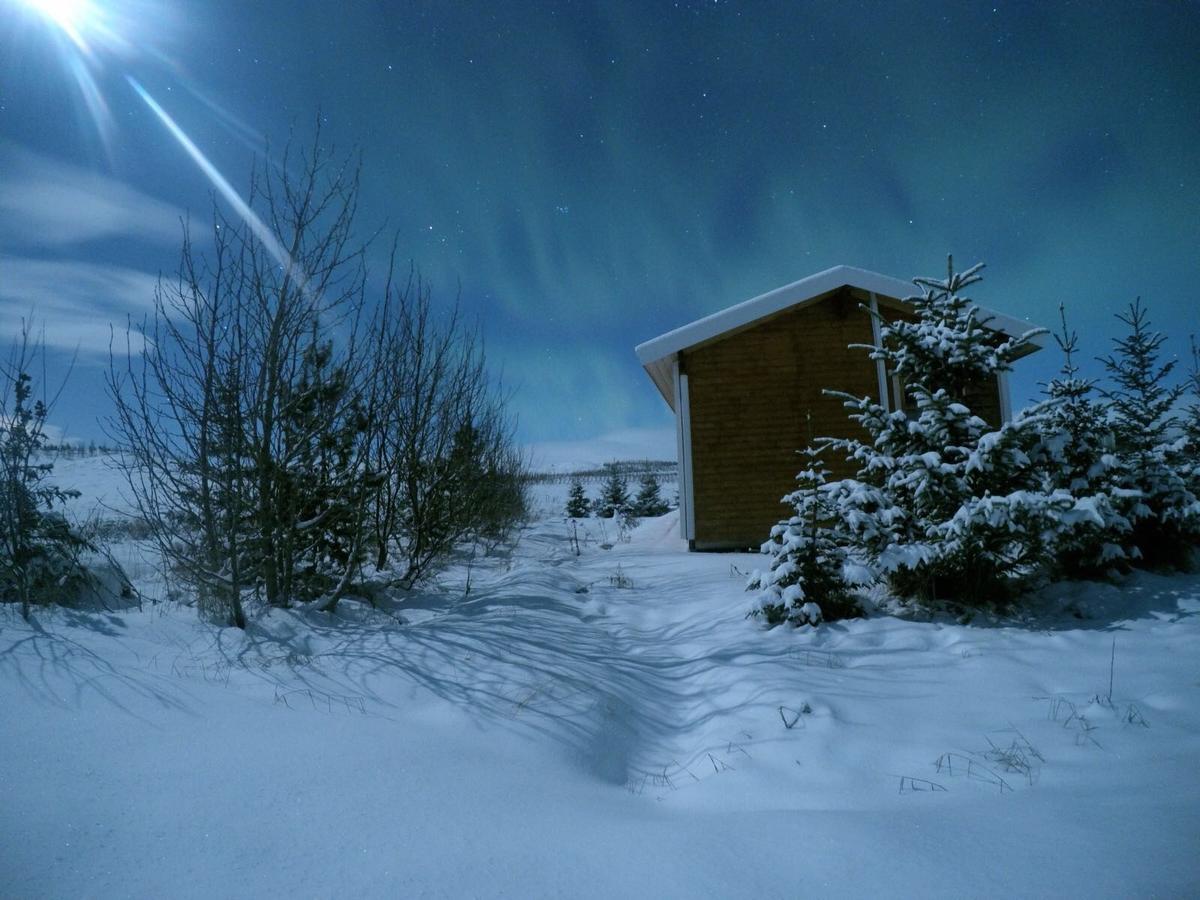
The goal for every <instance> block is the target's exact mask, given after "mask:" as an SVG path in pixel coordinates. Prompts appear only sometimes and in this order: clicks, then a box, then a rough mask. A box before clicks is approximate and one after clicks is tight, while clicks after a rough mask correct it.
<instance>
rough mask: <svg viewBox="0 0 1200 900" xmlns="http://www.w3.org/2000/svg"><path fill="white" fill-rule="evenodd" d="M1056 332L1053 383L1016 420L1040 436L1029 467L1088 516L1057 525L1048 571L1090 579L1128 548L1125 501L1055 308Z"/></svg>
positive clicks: (1062, 316)
mask: <svg viewBox="0 0 1200 900" xmlns="http://www.w3.org/2000/svg"><path fill="white" fill-rule="evenodd" d="M1058 313H1059V320H1060V323H1061V331H1059V332H1057V333H1056V334H1055V335H1054V340H1055V343H1057V344H1058V347H1059V350H1060V351H1061V352H1062V355H1063V364H1062V368H1061V369H1060V370H1059V374H1058V376H1057V377H1055V378H1053V379H1051V380H1050V381H1049V382H1048V383H1047V384H1046V385H1045V388H1044V394H1045V396H1046V399H1045V400H1044V401H1043V402H1042V403H1040V404H1038V405H1036V406H1034V407H1033V408H1032V409H1031V410H1029V411H1027V412H1025V413H1023V414H1022V419H1023V420H1025V421H1031V420H1032V421H1033V422H1034V424H1035V426H1036V427H1037V428H1038V430H1039V431H1040V433H1041V440H1040V442H1039V446H1038V448H1037V455H1036V457H1035V458H1036V461H1037V463H1038V464H1039V465H1040V466H1041V467H1042V469H1043V472H1044V477H1045V480H1046V483H1047V487H1048V489H1050V490H1060V491H1066V492H1069V493H1070V494H1071V495H1072V496H1073V497H1075V498H1076V499H1077V500H1078V501H1079V504H1078V505H1079V506H1080V507H1081V508H1084V507H1085V506H1086V505H1087V504H1090V506H1091V509H1092V510H1093V511H1094V515H1091V516H1087V515H1082V516H1074V517H1072V518H1070V519H1069V520H1068V521H1064V522H1063V523H1062V528H1061V532H1060V533H1059V535H1058V537H1057V540H1056V552H1055V567H1056V569H1057V570H1059V571H1060V572H1062V573H1063V574H1065V575H1068V576H1085V577H1086V576H1095V575H1098V574H1101V573H1103V572H1104V571H1106V570H1107V569H1109V568H1111V567H1112V566H1113V565H1120V564H1122V563H1123V562H1124V561H1125V560H1127V559H1128V558H1129V556H1130V554H1131V553H1136V550H1134V548H1133V547H1132V545H1131V544H1130V539H1129V532H1130V529H1131V525H1130V521H1129V518H1128V512H1129V507H1130V502H1129V500H1128V498H1126V497H1124V496H1122V495H1121V493H1120V492H1119V491H1117V490H1115V489H1116V488H1117V486H1118V482H1117V468H1118V462H1117V458H1116V456H1115V455H1114V454H1115V452H1116V436H1115V434H1114V432H1113V428H1112V425H1111V423H1110V422H1109V421H1108V415H1107V410H1106V409H1105V408H1104V407H1103V406H1102V405H1101V404H1100V403H1098V402H1097V401H1096V399H1095V394H1096V390H1095V381H1094V380H1091V379H1085V378H1083V377H1081V376H1080V373H1079V366H1078V365H1077V364H1076V362H1075V354H1076V352H1077V350H1078V345H1079V339H1078V335H1077V334H1076V333H1075V332H1074V331H1072V330H1071V329H1070V328H1069V327H1068V326H1067V316H1066V310H1065V308H1064V307H1063V306H1062V305H1061V304H1060V305H1059V308H1058Z"/></svg>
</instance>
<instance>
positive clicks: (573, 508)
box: [567, 475, 591, 519]
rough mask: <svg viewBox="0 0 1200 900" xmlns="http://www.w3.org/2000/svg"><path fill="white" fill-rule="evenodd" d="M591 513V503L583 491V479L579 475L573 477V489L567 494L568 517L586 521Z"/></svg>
mask: <svg viewBox="0 0 1200 900" xmlns="http://www.w3.org/2000/svg"><path fill="white" fill-rule="evenodd" d="M590 512H591V503H590V502H589V501H588V498H587V494H586V493H585V492H584V489H583V479H582V478H580V477H579V476H578V475H573V476H571V489H570V491H569V492H568V494H567V516H568V517H569V518H572V519H586V518H587V516H588V514H589V513H590Z"/></svg>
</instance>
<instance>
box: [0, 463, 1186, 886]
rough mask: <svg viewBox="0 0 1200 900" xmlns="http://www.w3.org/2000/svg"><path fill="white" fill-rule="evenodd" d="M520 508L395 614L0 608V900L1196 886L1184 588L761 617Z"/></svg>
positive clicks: (1085, 589)
mask: <svg viewBox="0 0 1200 900" xmlns="http://www.w3.org/2000/svg"><path fill="white" fill-rule="evenodd" d="M58 475H59V477H60V478H62V480H63V481H64V482H68V483H71V482H73V483H74V484H75V485H76V486H79V487H82V488H84V489H87V490H89V492H90V499H88V500H85V501H83V502H82V503H81V504H80V508H81V510H82V509H84V507H85V506H86V504H87V503H88V502H92V503H94V502H95V498H96V497H97V496H103V497H104V498H105V500H106V502H108V503H110V504H111V505H116V504H117V503H118V502H119V501H118V499H117V492H116V491H115V489H114V487H113V483H114V482H113V476H112V474H111V473H108V472H107V471H105V470H103V469H102V464H101V463H100V462H99V461H97V460H80V461H70V462H64V464H63V465H62V466H60V468H59V472H58ZM538 490H539V495H538V500H539V503H538V505H539V508H540V510H541V513H540V515H539V516H538V521H536V522H535V523H534V524H533V525H531V526H530V527H529V528H528V529H527V530H526V531H525V533H524V534H523V535H522V537H521V540H520V542H519V544H518V545H517V546H516V548H515V550H514V551H512V552H511V553H507V554H501V555H497V556H495V557H493V558H488V559H484V560H477V561H476V562H475V563H474V564H473V565H472V566H471V567H470V569H469V571H468V568H467V567H466V566H465V565H460V566H457V567H456V568H454V569H452V570H451V571H448V572H447V573H445V575H444V576H443V577H441V578H440V579H439V581H438V582H437V583H436V584H435V585H431V586H430V588H429V589H427V590H425V591H422V592H420V593H417V594H414V595H413V596H411V597H409V598H408V599H407V600H406V602H404V603H402V604H400V605H398V606H397V607H395V608H394V609H391V610H365V609H363V608H361V607H356V606H354V605H350V604H343V605H342V607H340V608H339V611H338V613H337V614H336V615H335V616H332V617H330V616H324V615H320V614H305V613H303V612H296V611H293V612H274V613H272V614H270V615H269V616H265V617H262V618H259V619H257V620H256V621H255V622H254V623H253V625H252V627H251V628H250V629H249V630H248V631H247V632H246V633H244V634H243V633H241V632H238V631H236V630H233V629H220V628H214V627H212V626H210V625H206V624H203V623H202V622H200V621H198V619H197V617H196V614H195V612H194V610H192V609H190V608H187V607H184V606H181V605H177V604H176V603H174V602H171V601H169V600H166V599H162V598H164V596H165V594H164V591H163V589H162V585H161V584H159V583H157V582H156V581H155V575H154V566H153V565H152V564H151V562H150V561H148V560H147V559H146V558H145V557H141V556H137V555H136V548H134V547H133V546H132V545H125V546H123V547H121V548H119V549H120V552H121V553H122V554H123V555H124V558H126V559H127V560H129V561H130V564H131V568H132V569H133V571H134V575H135V577H136V578H137V580H138V582H139V584H140V586H141V587H142V588H143V589H144V590H145V592H146V593H147V595H148V596H149V597H155V598H159V599H160V602H157V603H152V602H147V603H145V604H144V606H143V608H142V609H141V610H137V609H131V610H121V611H116V612H109V613H79V612H71V611H67V610H55V611H41V612H39V613H38V614H37V615H36V619H35V621H34V622H32V623H30V624H25V623H24V622H22V620H21V619H20V618H19V616H17V615H16V613H15V610H13V609H11V608H4V609H2V610H0V759H3V763H2V764H0V897H5V898H10V897H11V898H39V897H55V898H58V897H69V898H76V897H102V898H108V897H146V898H151V897H153V898H160V897H196V898H210V897H293V896H295V897H515V898H524V897H545V896H553V897H654V898H666V897H803V896H813V897H841V896H846V897H865V896H870V897H878V896H921V897H956V898H961V897H992V896H995V897H999V896H1006V897H1007V896H1042V897H1047V896H1070V897H1152V896H1157V897H1184V896H1197V895H1200V577H1195V576H1186V577H1184V576H1181V577H1173V578H1167V577H1159V576H1153V575H1139V576H1136V577H1134V578H1131V579H1130V580H1128V581H1127V582H1125V583H1124V584H1122V585H1120V586H1111V585H1083V586H1071V587H1067V588H1059V589H1057V590H1056V591H1054V592H1053V593H1052V594H1049V595H1047V596H1045V597H1043V598H1041V600H1040V603H1041V604H1042V605H1043V606H1044V607H1045V609H1046V610H1047V611H1046V612H1044V613H1043V614H1042V615H1041V616H1040V617H1039V618H1037V619H1036V620H1035V621H1033V622H1032V623H1018V622H1011V621H982V620H976V621H975V622H973V623H970V624H959V623H956V622H954V621H953V620H950V619H946V620H935V621H911V620H901V619H897V618H894V617H889V616H886V615H882V614H879V615H876V616H873V617H872V618H869V619H865V620H860V621H854V622H848V623H842V624H836V625H829V626H823V627H821V628H820V629H817V630H813V629H811V628H804V629H800V630H792V629H777V630H775V631H771V632H765V631H763V630H762V629H761V628H760V627H759V626H757V625H755V624H754V623H753V622H750V621H746V620H745V618H744V613H745V610H746V608H747V606H748V601H749V599H750V598H749V596H748V595H747V594H746V593H745V592H744V591H743V590H742V586H743V584H744V582H745V573H747V572H749V570H750V569H752V568H754V567H755V566H757V565H759V564H760V560H759V559H758V558H757V557H755V556H752V555H747V554H688V553H687V552H686V550H685V548H684V546H683V545H682V544H681V542H680V541H679V540H678V530H677V523H676V520H675V515H674V514H670V515H668V516H665V517H663V518H661V519H654V520H649V521H646V522H644V523H643V524H642V525H641V526H640V527H639V528H638V529H637V530H636V531H634V532H633V533H632V534H631V535H629V536H628V540H621V539H620V536H619V535H618V534H617V533H616V531H615V530H614V529H613V527H612V523H604V527H605V530H604V531H603V532H602V531H601V527H602V526H601V523H599V522H597V521H591V522H589V523H587V525H586V526H585V528H584V529H583V531H582V532H581V537H582V541H581V548H580V549H581V553H580V555H579V556H576V555H575V553H574V551H573V549H572V546H571V544H570V541H569V536H570V528H569V526H568V525H567V524H565V523H564V522H563V521H562V519H561V517H560V516H559V515H558V510H559V509H560V508H561V501H562V495H565V492H566V486H565V485H557V486H552V487H550V486H547V487H541V488H539V489H538ZM468 579H469V585H470V589H469V591H468V590H467V585H468ZM1114 639H1115V652H1114Z"/></svg>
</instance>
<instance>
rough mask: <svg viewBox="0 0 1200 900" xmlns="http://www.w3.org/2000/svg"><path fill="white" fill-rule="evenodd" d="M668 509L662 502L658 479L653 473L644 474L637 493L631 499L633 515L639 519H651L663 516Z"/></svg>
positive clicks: (664, 502) (665, 503)
mask: <svg viewBox="0 0 1200 900" xmlns="http://www.w3.org/2000/svg"><path fill="white" fill-rule="evenodd" d="M669 509H670V507H669V506H668V505H667V502H666V501H665V500H663V498H662V493H661V488H660V487H659V484H658V478H657V477H656V476H655V474H654V473H653V472H646V473H645V474H643V475H642V477H641V480H640V481H639V482H638V493H637V496H636V497H635V498H634V499H633V509H632V512H633V515H635V516H637V517H639V518H647V519H652V518H655V517H657V516H661V515H664V514H665V513H666V512H667V510H669Z"/></svg>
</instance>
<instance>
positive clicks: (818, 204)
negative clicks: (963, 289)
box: [0, 0, 1200, 452]
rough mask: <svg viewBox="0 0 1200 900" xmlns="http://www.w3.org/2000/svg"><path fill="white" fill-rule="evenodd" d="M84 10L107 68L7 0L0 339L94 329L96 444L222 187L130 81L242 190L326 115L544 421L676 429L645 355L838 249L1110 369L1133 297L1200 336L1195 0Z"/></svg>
mask: <svg viewBox="0 0 1200 900" xmlns="http://www.w3.org/2000/svg"><path fill="white" fill-rule="evenodd" d="M79 2H80V0H75V3H76V4H79ZM90 5H91V7H92V9H91V10H90V12H89V11H86V10H85V13H88V14H87V15H85V17H84V19H83V20H82V21H81V22H80V24H79V26H78V36H79V37H80V38H81V39H82V41H83V42H84V43H85V44H86V45H87V46H88V48H89V56H88V59H87V61H85V62H82V63H81V62H80V59H81V53H80V51H79V50H78V49H77V47H76V46H75V45H74V44H73V43H72V40H71V38H70V37H69V36H68V35H67V34H66V33H65V32H64V31H63V30H62V29H61V28H60V27H58V26H57V25H55V24H54V23H53V22H51V21H49V20H48V19H47V18H46V17H45V16H43V15H40V14H39V13H38V12H37V11H36V10H35V9H33V8H32V7H31V5H30V3H29V2H22V0H0V328H2V329H3V331H4V333H5V336H8V335H11V334H12V333H14V331H15V329H16V323H17V322H18V320H19V318H20V317H21V316H22V315H27V314H28V313H29V312H30V311H32V312H33V314H34V316H35V318H36V319H37V321H38V322H39V324H44V325H45V329H46V331H45V336H46V340H47V342H48V343H49V344H50V345H51V346H52V348H53V352H52V353H51V363H52V370H53V369H54V367H55V366H58V365H59V364H61V362H62V361H63V360H64V359H65V358H66V356H67V355H69V353H68V351H69V350H71V349H74V348H76V347H78V350H79V360H78V362H77V364H76V369H75V373H74V375H73V376H72V380H71V382H70V385H69V388H68V392H67V394H66V395H65V396H64V398H63V399H62V400H61V402H60V405H59V407H58V409H57V410H56V416H55V418H56V421H57V423H58V424H59V425H60V426H62V427H65V428H66V429H67V430H68V432H69V433H71V434H74V435H76V436H80V437H84V438H88V437H99V436H100V430H99V428H98V426H97V424H96V422H95V419H96V416H97V415H98V414H99V415H103V414H104V412H105V409H106V402H105V400H104V394H103V386H102V378H101V373H102V372H103V369H104V367H105V365H106V359H107V352H108V341H109V323H110V322H115V323H117V324H118V328H123V323H124V321H125V319H126V316H128V315H132V316H134V317H135V318H136V317H140V316H141V315H143V314H144V313H145V311H146V309H147V308H148V305H149V303H150V299H151V290H152V286H153V283H154V279H155V277H156V275H157V274H158V273H159V272H160V271H161V272H167V273H169V272H171V271H172V270H173V268H174V266H175V264H176V258H177V254H178V246H179V233H180V228H179V218H180V216H182V215H185V214H190V215H191V216H192V219H193V221H194V222H196V223H199V224H203V223H204V222H205V221H206V219H207V216H208V205H209V199H208V198H209V195H210V192H211V189H212V188H211V185H210V184H209V182H208V180H207V179H206V177H205V176H204V175H203V174H202V172H201V171H200V169H199V168H197V166H196V165H195V164H194V163H193V162H192V160H191V159H190V158H189V157H188V156H187V155H186V154H185V153H184V151H183V150H182V149H181V147H180V145H179V144H178V143H177V142H176V140H175V139H174V138H173V137H172V136H171V135H170V134H169V133H168V131H167V130H166V129H165V128H164V127H163V125H162V123H161V122H160V121H159V120H158V119H156V118H155V117H154V115H153V114H152V113H151V111H150V110H149V108H148V107H147V106H146V104H144V103H143V101H142V100H141V99H139V97H138V95H137V94H136V93H135V92H134V91H133V89H132V88H131V86H130V84H129V83H128V81H127V80H126V76H127V75H132V76H133V77H135V78H136V79H137V80H138V81H139V82H140V83H141V84H142V85H144V87H145V89H146V91H147V92H148V93H149V94H150V95H151V96H153V97H154V98H155V99H156V100H157V101H158V102H159V103H160V104H161V105H162V107H163V108H164V109H165V110H166V111H167V112H168V113H169V114H170V115H172V116H173V117H175V119H176V120H177V121H178V123H179V125H180V127H181V128H182V129H183V130H184V131H185V132H186V133H187V134H188V135H189V136H190V137H191V139H192V140H194V141H195V143H196V145H197V146H198V147H199V148H200V150H201V151H202V152H203V153H205V154H206V155H207V156H208V157H209V158H210V159H211V161H212V162H213V164H214V165H215V166H216V167H217V168H218V169H219V170H220V171H221V172H223V173H224V174H225V176H226V177H228V178H229V180H230V181H231V182H233V183H234V184H235V185H236V186H238V187H242V186H244V185H245V184H246V180H247V175H248V171H249V165H250V160H251V158H252V155H253V154H254V153H255V152H256V151H261V149H262V146H263V141H264V140H265V139H266V138H270V140H271V141H272V144H273V145H274V146H276V147H278V146H281V145H282V143H283V142H284V141H286V139H287V134H288V131H289V128H293V127H294V128H295V129H296V131H297V133H298V134H300V135H301V136H307V135H308V134H310V133H311V125H312V123H313V121H314V120H315V119H316V117H317V116H318V115H320V116H321V118H322V123H323V134H324V135H325V137H326V138H328V139H329V140H331V141H332V142H334V143H336V145H337V146H338V147H340V148H343V149H345V150H346V151H350V150H353V149H355V148H359V149H361V151H362V153H363V158H364V168H363V202H362V204H361V207H360V212H359V224H360V226H361V230H362V234H363V236H364V237H365V236H367V235H368V234H369V233H371V232H372V231H374V230H375V229H377V228H379V227H380V226H386V227H388V228H390V229H396V230H398V231H399V234H400V249H401V253H402V255H403V256H404V257H405V258H406V259H407V258H411V260H412V261H413V262H414V263H415V264H416V265H417V266H418V267H419V268H420V269H421V271H422V272H423V273H424V274H425V275H426V276H427V277H428V278H429V279H430V280H431V282H432V284H433V287H434V292H435V298H437V300H438V301H439V302H440V303H442V304H445V305H447V306H449V305H450V304H452V303H453V300H454V297H455V295H456V293H458V292H459V291H461V298H462V303H463V305H464V306H465V307H466V309H467V310H468V311H469V312H470V313H471V314H472V315H476V316H478V317H479V320H480V322H481V324H482V328H483V332H484V334H485V337H486V340H487V345H488V350H489V357H490V359H491V360H492V361H493V362H494V363H495V364H496V366H497V368H500V367H502V368H503V372H504V378H505V381H506V383H507V384H509V385H510V386H512V387H515V388H516V389H517V394H516V396H515V400H514V406H515V409H516V411H517V413H518V414H519V417H520V436H521V439H522V440H524V441H547V440H556V439H562V440H568V439H569V440H575V439H585V438H591V437H594V436H598V435H604V434H608V433H612V432H616V431H621V430H627V429H659V430H661V429H665V428H668V427H669V426H670V423H671V419H670V415H669V411H668V409H667V407H666V405H665V404H664V403H663V402H662V399H661V398H660V397H659V396H658V394H657V392H656V391H655V389H654V387H653V386H652V384H651V383H650V381H649V379H648V378H647V377H646V376H645V375H644V373H643V372H642V371H641V369H640V367H639V365H638V362H637V360H636V358H635V357H634V355H633V346H634V345H635V344H636V343H639V342H641V341H643V340H646V339H648V338H651V337H654V336H656V335H658V334H660V333H662V332H664V331H667V330H669V329H671V328H674V327H676V326H679V325H682V324H685V323H687V322H690V321H692V320H694V319H696V318H699V317H700V316H703V315H706V314H708V313H711V312H714V311H716V310H719V309H722V308H724V307H726V306H729V305H731V304H733V303H735V302H738V301H741V300H744V299H746V298H748V297H751V296H754V295H756V294H759V293H762V292H763V291H766V290H770V289H772V288H775V287H778V286H780V285H782V284H786V283H788V282H790V281H794V280H796V279H798V278H802V277H804V276H806V275H809V274H811V273H813V272H816V271H819V270H821V269H825V268H828V267H829V266H832V265H837V264H847V265H854V266H859V267H862V268H867V269H873V270H876V271H879V272H883V273H886V274H889V275H894V276H897V277H901V278H905V279H907V278H910V277H912V276H914V275H928V274H938V273H939V272H942V271H944V265H945V255H946V253H947V252H953V253H954V255H955V258H956V260H957V261H959V262H960V263H961V264H962V265H964V266H965V265H969V264H971V263H973V262H976V261H978V260H984V261H986V262H987V264H988V268H987V270H986V272H985V275H986V279H985V281H984V283H983V284H982V285H980V286H979V287H978V289H977V290H976V291H975V293H974V297H975V299H976V300H978V301H979V302H980V303H983V304H984V305H987V306H991V307H993V308H995V309H998V310H1000V311H1003V312H1005V313H1008V314H1010V315H1013V316H1016V317H1018V318H1023V319H1029V320H1031V321H1033V322H1036V323H1038V324H1045V325H1051V326H1053V325H1054V324H1055V323H1056V319H1057V306H1058V303H1059V302H1060V301H1064V302H1066V304H1067V308H1068V313H1069V315H1070V316H1071V317H1072V319H1073V322H1074V324H1075V325H1076V327H1077V328H1078V330H1079V332H1080V335H1081V338H1082V340H1083V342H1084V345H1085V348H1086V349H1087V350H1088V351H1089V352H1088V353H1087V354H1086V355H1087V356H1088V357H1091V356H1092V355H1094V354H1098V353H1102V352H1107V350H1108V345H1107V342H1108V340H1109V338H1111V337H1112V336H1113V335H1115V334H1116V333H1117V330H1116V324H1117V323H1116V322H1115V320H1114V319H1113V314H1114V313H1115V312H1118V311H1120V310H1121V309H1122V308H1123V307H1124V306H1125V305H1127V304H1128V303H1129V302H1130V301H1131V300H1133V298H1134V297H1135V296H1137V295H1139V294H1140V295H1141V296H1142V297H1143V298H1144V300H1145V301H1146V302H1147V303H1148V304H1149V306H1150V310H1151V315H1152V318H1153V320H1154V323H1155V325H1156V326H1157V327H1159V328H1161V329H1162V330H1164V331H1166V332H1168V333H1169V334H1170V335H1171V339H1172V343H1171V345H1170V346H1171V349H1172V350H1173V351H1174V352H1176V353H1178V354H1179V355H1180V356H1181V357H1184V356H1186V348H1187V335H1188V334H1189V333H1191V332H1200V312H1198V309H1200V296H1198V294H1197V289H1196V286H1197V284H1198V283H1200V5H1198V4H1196V3H1191V2H1187V3H1185V2H1172V3H1124V2H1122V3H1097V2H1093V0H1089V2H1086V3H1078V4H1076V3H1050V2H1036V3H1028V4H1025V3H1022V4H1009V3H986V4H971V3H959V2H954V3H946V4H938V3H935V2H929V0H925V2H919V3H865V4H858V3H849V2H839V3H825V4H804V3H766V2H763V3H734V2H715V3H714V2H705V3H691V2H680V3H669V2H662V3H660V2H653V0H642V2H605V3H594V4H593V3H552V2H542V3H522V2H504V3H479V4H468V3H448V2H438V3H405V2H361V0H344V2H337V3H334V2H302V0H289V2H286V3H285V2H275V0H254V2H246V0H223V2H199V0H195V2H188V3H186V4H185V3H182V2H170V0H168V2H161V3H153V2H145V0H94V2H93V3H91V4H90ZM89 16H90V18H89ZM81 65H82V66H83V67H84V68H85V69H86V71H87V72H88V73H90V76H91V77H92V79H94V84H95V88H96V97H97V98H99V99H98V100H96V99H93V103H92V105H91V106H89V104H88V102H87V101H86V99H85V92H83V91H81V89H80V80H79V79H78V78H77V77H76V76H75V75H73V74H72V73H73V68H72V67H73V66H74V67H78V66H81ZM98 104H102V105H105V106H107V109H108V114H109V120H108V121H107V123H106V122H105V117H104V116H103V115H100V116H97V115H96V114H95V110H96V108H97V106H98ZM384 243H385V242H381V244H380V247H381V249H382V247H383V245H384ZM376 256H379V254H376ZM374 264H375V266H376V268H377V269H378V268H379V267H381V266H382V259H381V258H376V259H374ZM1058 365H1059V358H1058V356H1057V353H1055V352H1044V353H1042V354H1039V355H1038V357H1035V358H1034V359H1031V360H1027V361H1025V363H1024V364H1022V366H1021V368H1020V371H1019V373H1018V377H1017V378H1016V379H1015V381H1014V400H1015V401H1016V402H1017V403H1018V404H1020V403H1021V402H1022V401H1024V400H1026V399H1028V398H1031V397H1033V396H1034V395H1035V394H1036V392H1037V382H1038V381H1039V380H1043V379H1045V378H1047V377H1049V376H1050V375H1051V374H1052V373H1053V371H1054V370H1056V369H1057V367H1058ZM764 389H771V390H779V389H781V388H780V386H778V385H774V386H764ZM654 433H655V434H665V433H666V432H665V431H656V432H654ZM663 446H664V449H665V450H666V451H667V452H671V449H672V445H671V443H670V442H669V441H664V442H663Z"/></svg>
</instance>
